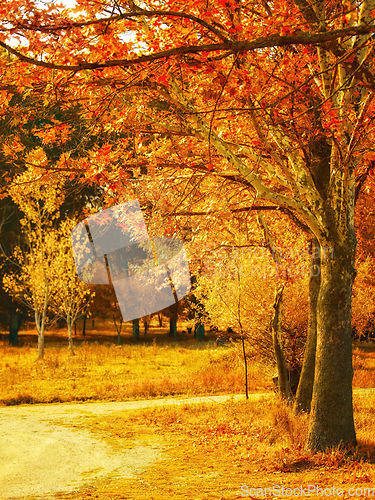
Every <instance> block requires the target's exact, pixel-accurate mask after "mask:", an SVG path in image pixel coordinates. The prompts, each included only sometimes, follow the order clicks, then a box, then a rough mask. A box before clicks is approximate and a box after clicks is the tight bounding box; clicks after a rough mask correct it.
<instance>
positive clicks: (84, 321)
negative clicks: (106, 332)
mask: <svg viewBox="0 0 375 500" xmlns="http://www.w3.org/2000/svg"><path fill="white" fill-rule="evenodd" d="M86 320H87V314H86V313H85V314H84V315H83V325H82V335H83V336H85V335H86Z"/></svg>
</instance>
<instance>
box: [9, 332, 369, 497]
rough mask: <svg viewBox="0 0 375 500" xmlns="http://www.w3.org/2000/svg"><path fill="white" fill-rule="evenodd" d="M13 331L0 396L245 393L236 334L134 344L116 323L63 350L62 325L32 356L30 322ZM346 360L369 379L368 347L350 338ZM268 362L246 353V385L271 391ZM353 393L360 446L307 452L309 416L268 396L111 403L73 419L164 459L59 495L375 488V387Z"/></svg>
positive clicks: (344, 493) (19, 399)
mask: <svg viewBox="0 0 375 500" xmlns="http://www.w3.org/2000/svg"><path fill="white" fill-rule="evenodd" d="M152 339H153V340H152ZM20 340H21V344H22V346H21V347H9V346H8V345H7V344H6V342H2V343H1V344H0V351H1V356H0V374H1V380H2V383H1V386H0V402H1V404H3V405H15V404H22V403H37V402H43V403H48V402H56V401H61V402H65V401H85V400H113V401H116V400H125V399H130V398H154V397H161V396H163V397H165V396H169V395H189V396H192V395H204V394H214V393H216V394H220V393H243V391H244V379H243V365H242V358H241V352H240V348H239V345H238V344H236V343H230V342H229V343H227V344H225V345H222V346H218V345H217V344H216V343H215V342H214V340H213V339H208V340H207V341H204V342H197V341H195V340H194V339H191V338H190V339H189V338H187V336H185V337H183V338H181V339H180V340H179V341H177V342H175V341H173V340H171V339H169V338H168V337H167V336H166V334H165V333H163V334H162V332H161V331H159V330H158V329H156V328H154V330H152V329H151V331H150V333H149V336H148V340H145V339H144V338H143V337H142V335H141V341H140V342H138V343H134V342H133V341H132V339H131V335H130V332H129V331H127V332H125V335H124V342H123V345H122V346H117V345H116V344H115V343H116V338H115V334H114V333H113V331H112V332H110V331H105V330H103V329H102V330H101V331H100V332H98V331H96V332H93V331H91V332H88V334H87V335H86V337H85V338H82V337H77V338H76V339H75V343H76V355H75V356H72V355H71V354H70V353H69V350H68V348H67V345H66V338H65V336H64V332H53V335H51V336H48V337H47V342H46V355H45V359H44V360H42V361H37V349H36V345H35V338H34V336H33V335H32V332H22V334H21V335H20ZM353 359H354V366H355V375H354V386H355V387H375V346H374V345H370V344H362V345H360V344H356V345H355V346H354V356H353ZM272 371H273V368H272V366H264V365H262V364H261V363H260V361H259V360H252V361H250V367H249V389H250V391H251V392H271V393H272V383H271V374H272ZM354 403H355V420H356V428H357V436H358V446H357V447H355V448H353V449H351V450H346V451H343V450H340V449H335V450H331V451H330V452H327V453H324V454H323V453H320V454H315V455H312V454H309V453H306V452H305V451H304V439H305V435H306V430H307V425H308V418H307V416H295V415H294V414H293V413H292V411H291V409H290V408H289V407H288V406H286V405H284V404H283V403H281V402H280V401H278V399H277V396H276V395H272V396H271V397H269V398H267V399H260V400H251V399H250V400H249V401H241V402H238V401H237V402H235V401H230V402H227V403H221V404H208V403H205V404H196V405H195V404H193V405H192V404H189V405H182V406H179V407H158V408H152V409H143V410H137V411H135V410H134V411H127V412H120V411H119V412H117V413H114V414H112V415H111V416H107V417H106V418H103V419H99V420H98V419H95V421H94V420H92V419H90V418H87V420H86V421H84V422H80V423H79V425H80V426H81V427H82V428H86V429H89V430H90V432H92V433H94V434H95V435H96V436H100V438H101V439H103V440H105V441H108V442H109V443H111V445H112V446H115V447H117V448H118V449H119V450H123V449H126V448H127V447H128V448H129V447H131V446H132V444H133V443H134V442H135V441H136V442H137V443H142V442H144V443H150V442H152V441H155V440H156V441H157V442H158V443H159V444H160V446H161V447H162V449H163V454H162V458H161V459H160V460H159V461H158V462H156V463H154V464H153V465H152V466H151V467H148V468H147V470H146V471H145V472H143V473H142V474H140V475H139V476H138V477H136V478H134V479H124V478H121V477H110V478H108V479H106V480H105V481H103V482H99V483H97V484H96V485H95V486H90V488H85V489H81V490H79V491H77V492H73V493H69V494H61V495H59V496H58V497H59V498H61V499H63V498H66V499H67V498H69V499H71V500H81V499H82V500H88V499H92V498H97V499H100V500H117V499H129V500H130V499H132V500H143V499H147V500H162V499H163V500H164V499H166V498H167V499H168V500H180V499H181V500H182V499H189V500H206V499H207V500H208V499H218V500H232V499H238V498H262V497H263V498H301V497H303V496H307V493H308V490H307V489H306V488H308V487H309V486H310V493H312V494H311V495H310V498H322V497H326V496H330V498H371V497H375V491H374V490H372V489H371V488H373V487H374V484H375V426H374V419H375V393H374V394H372V393H355V397H354ZM254 488H255V489H254ZM265 488H273V489H269V490H267V491H265ZM288 488H289V489H288ZM295 488H297V489H296V490H295V491H294V492H293V490H294V489H295ZM298 488H299V490H298ZM301 488H304V489H303V490H301ZM312 488H315V489H312ZM319 488H322V490H319ZM327 488H328V489H327ZM324 491H325V493H324ZM322 492H323V493H322ZM319 493H322V494H319ZM328 494H329V495H328Z"/></svg>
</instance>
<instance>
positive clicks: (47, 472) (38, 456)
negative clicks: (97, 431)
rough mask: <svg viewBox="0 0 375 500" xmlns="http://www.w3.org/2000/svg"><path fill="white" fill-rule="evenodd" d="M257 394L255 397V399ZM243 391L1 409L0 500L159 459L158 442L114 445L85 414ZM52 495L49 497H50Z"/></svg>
mask: <svg viewBox="0 0 375 500" xmlns="http://www.w3.org/2000/svg"><path fill="white" fill-rule="evenodd" d="M259 397H261V395H258V394H257V395H254V399H255V398H259ZM230 399H234V400H240V399H244V396H243V395H234V396H212V397H196V398H168V399H151V400H136V401H126V402H85V403H54V404H47V405H43V404H40V405H32V406H30V405H23V406H11V407H9V406H8V407H0V499H1V500H8V499H25V498H27V497H28V496H32V495H35V496H37V497H38V498H46V497H47V495H48V497H49V498H50V496H49V495H51V494H52V495H53V494H54V493H57V492H71V491H73V490H76V489H78V488H80V487H82V486H84V485H88V484H93V483H94V482H95V481H97V480H98V479H101V478H103V477H106V476H108V475H110V474H111V475H112V476H113V475H119V476H122V477H126V478H131V477H134V476H135V475H137V474H139V473H140V472H142V471H143V470H145V469H147V467H148V466H150V465H151V464H152V463H153V462H155V460H157V459H158V458H160V457H161V455H162V453H163V450H162V446H161V444H160V443H157V442H155V443H151V444H149V445H144V444H142V445H140V444H138V443H137V442H136V441H135V442H134V445H133V446H132V448H131V449H122V450H119V449H116V450H115V449H114V448H112V447H111V446H110V445H108V444H106V443H105V442H104V441H102V440H100V439H98V438H95V436H94V435H93V433H91V432H90V431H89V430H87V429H82V428H74V424H75V422H78V421H79V420H80V419H82V418H84V417H100V416H105V415H110V414H111V413H114V412H118V411H126V410H135V409H142V408H151V407H158V406H166V405H181V404H190V403H200V402H223V401H227V400H230ZM52 498H53V497H52Z"/></svg>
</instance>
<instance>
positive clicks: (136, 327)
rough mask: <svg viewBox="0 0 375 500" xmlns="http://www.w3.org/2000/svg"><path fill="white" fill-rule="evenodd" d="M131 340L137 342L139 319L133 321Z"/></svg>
mask: <svg viewBox="0 0 375 500" xmlns="http://www.w3.org/2000/svg"><path fill="white" fill-rule="evenodd" d="M133 338H134V339H135V340H139V318H137V319H133Z"/></svg>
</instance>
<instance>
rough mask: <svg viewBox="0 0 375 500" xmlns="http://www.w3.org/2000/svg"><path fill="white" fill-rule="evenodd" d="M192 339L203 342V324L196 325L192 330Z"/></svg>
mask: <svg viewBox="0 0 375 500" xmlns="http://www.w3.org/2000/svg"><path fill="white" fill-rule="evenodd" d="M194 337H195V338H196V339H197V340H204V337H205V330H204V324H203V323H197V324H196V325H195V328H194Z"/></svg>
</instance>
